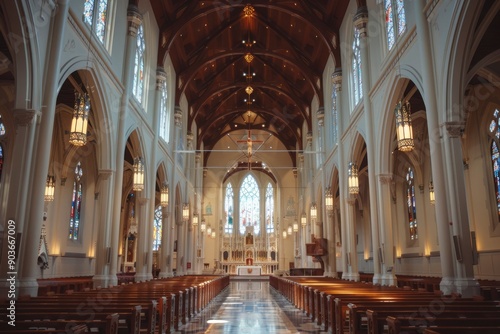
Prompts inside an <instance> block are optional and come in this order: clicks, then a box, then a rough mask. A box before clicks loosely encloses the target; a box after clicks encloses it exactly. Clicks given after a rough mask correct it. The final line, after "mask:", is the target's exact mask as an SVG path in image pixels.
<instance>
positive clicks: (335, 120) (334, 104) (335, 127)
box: [331, 86, 338, 143]
mask: <svg viewBox="0 0 500 334" xmlns="http://www.w3.org/2000/svg"><path fill="white" fill-rule="evenodd" d="M332 123H333V124H332V131H331V136H332V138H331V140H332V143H336V142H337V139H338V137H337V136H338V124H337V123H338V118H337V90H336V89H335V86H333V89H332Z"/></svg>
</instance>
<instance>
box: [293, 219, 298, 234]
mask: <svg viewBox="0 0 500 334" xmlns="http://www.w3.org/2000/svg"><path fill="white" fill-rule="evenodd" d="M293 231H294V232H298V231H299V223H298V222H297V221H294V222H293Z"/></svg>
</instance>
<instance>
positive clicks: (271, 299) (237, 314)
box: [176, 280, 326, 334]
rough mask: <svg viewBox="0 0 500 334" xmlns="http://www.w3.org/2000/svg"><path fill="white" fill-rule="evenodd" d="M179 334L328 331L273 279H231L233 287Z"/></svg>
mask: <svg viewBox="0 0 500 334" xmlns="http://www.w3.org/2000/svg"><path fill="white" fill-rule="evenodd" d="M176 333H190V334H196V333H213V334H217V333H239V334H243V333H252V334H260V333H263V334H264V333H265V334H267V333H273V334H281V333H317V334H319V333H326V332H324V331H321V328H320V327H319V326H317V325H316V324H314V323H313V322H312V321H311V319H310V318H309V317H307V316H306V314H305V313H304V312H303V311H302V310H300V309H298V308H296V307H294V306H293V305H292V304H291V303H290V302H289V301H288V300H286V299H285V297H283V295H281V294H280V293H278V292H277V291H276V290H274V289H272V288H271V287H270V285H269V282H268V281H267V280H266V281H262V280H231V283H230V284H229V286H228V287H227V288H226V289H225V290H224V291H222V292H221V293H220V294H219V295H218V296H217V297H216V298H215V299H214V300H213V301H212V302H211V303H210V305H209V306H208V307H207V308H205V309H204V310H203V311H202V312H200V313H199V314H198V315H197V316H195V317H194V318H193V319H191V321H190V322H189V323H187V324H186V325H183V326H182V327H180V328H179V331H178V332H176Z"/></svg>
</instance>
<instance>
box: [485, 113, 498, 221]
mask: <svg viewBox="0 0 500 334" xmlns="http://www.w3.org/2000/svg"><path fill="white" fill-rule="evenodd" d="M499 125H500V111H499V110H498V109H495V110H494V111H493V113H492V119H491V121H490V124H489V129H488V130H489V135H490V137H491V139H492V140H491V144H490V155H491V167H492V168H491V169H492V172H493V175H492V177H493V186H494V189H495V203H496V204H495V206H496V214H497V221H498V222H500V152H499V146H500V126H499Z"/></svg>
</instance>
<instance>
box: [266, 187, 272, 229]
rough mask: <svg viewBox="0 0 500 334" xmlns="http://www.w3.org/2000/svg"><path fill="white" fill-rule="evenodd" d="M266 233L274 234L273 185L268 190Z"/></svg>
mask: <svg viewBox="0 0 500 334" xmlns="http://www.w3.org/2000/svg"><path fill="white" fill-rule="evenodd" d="M266 232H267V233H268V234H270V233H273V232H274V189H273V186H272V185H271V183H268V184H267V188H266Z"/></svg>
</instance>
